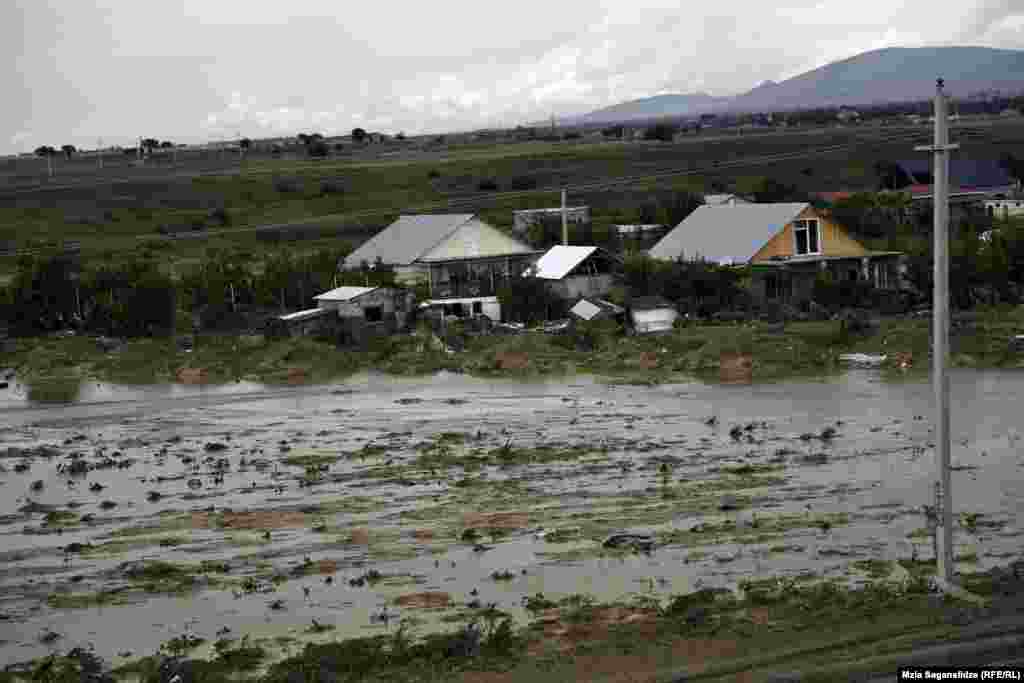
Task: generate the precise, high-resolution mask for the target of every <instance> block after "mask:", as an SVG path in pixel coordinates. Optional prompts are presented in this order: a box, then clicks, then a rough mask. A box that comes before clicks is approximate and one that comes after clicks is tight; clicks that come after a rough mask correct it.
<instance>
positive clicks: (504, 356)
mask: <svg viewBox="0 0 1024 683" xmlns="http://www.w3.org/2000/svg"><path fill="white" fill-rule="evenodd" d="M529 364H530V357H529V356H528V355H526V354H525V353H523V352H522V351H498V352H497V353H495V354H494V365H495V367H497V368H498V369H499V370H523V369H525V368H526V367H527V366H529Z"/></svg>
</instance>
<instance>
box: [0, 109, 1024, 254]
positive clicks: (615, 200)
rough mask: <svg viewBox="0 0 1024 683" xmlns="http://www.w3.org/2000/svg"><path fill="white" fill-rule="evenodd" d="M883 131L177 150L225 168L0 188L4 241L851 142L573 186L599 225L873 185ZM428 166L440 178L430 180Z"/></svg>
mask: <svg viewBox="0 0 1024 683" xmlns="http://www.w3.org/2000/svg"><path fill="white" fill-rule="evenodd" d="M1018 131H1019V125H1010V126H998V127H993V128H991V129H989V135H990V136H991V137H992V138H993V139H992V140H980V141H975V140H967V141H965V142H964V143H963V144H964V145H966V147H965V149H964V153H966V154H974V153H983V154H985V155H989V154H990V147H991V145H993V144H997V145H1000V148H1001V149H1003V150H1004V151H1007V152H1012V153H1014V154H1017V155H1018V156H1020V155H1021V154H1022V153H1024V145H1022V143H1021V141H1020V139H1019V135H1018ZM891 133H892V131H889V130H886V131H880V132H879V131H872V130H870V129H856V128H850V129H827V130H825V129H817V130H807V131H802V130H796V131H793V130H791V131H773V132H771V133H769V134H764V135H743V136H736V135H726V136H718V137H717V138H716V137H714V136H709V135H702V136H696V137H694V138H691V139H689V140H686V141H684V142H680V143H678V144H655V145H651V144H623V143H618V142H614V143H609V142H603V141H597V142H594V141H587V140H582V141H578V142H557V143H551V142H541V141H532V142H521V143H514V144H512V143H488V142H480V143H475V144H472V145H466V146H462V145H449V146H446V147H445V148H443V149H442V150H439V151H438V152H428V153H424V154H415V153H404V152H400V153H399V156H398V157H394V158H385V157H382V156H380V154H379V152H377V151H375V150H374V149H368V150H366V151H363V152H358V153H356V154H354V155H348V156H345V157H336V158H332V159H325V160H321V161H312V160H308V159H301V160H293V159H288V160H285V159H280V160H275V159H267V158H258V156H256V155H253V156H252V157H250V158H247V159H245V160H242V161H241V162H238V161H231V162H228V161H220V162H212V161H209V160H204V161H200V160H185V161H180V162H179V168H176V169H174V170H175V172H180V170H182V169H194V170H197V171H198V170H204V169H207V170H212V169H213V168H232V169H234V171H235V172H234V173H231V174H230V175H217V176H213V175H209V176H201V177H196V178H171V177H169V175H168V174H167V173H165V172H163V171H161V170H158V169H157V168H156V167H153V168H144V169H122V170H121V171H119V172H118V174H119V175H121V176H128V177H131V178H132V180H130V181H127V182H120V183H117V184H115V185H114V186H113V187H112V188H110V193H109V194H111V195H114V196H119V197H128V198H129V199H128V200H122V199H117V200H113V199H105V198H104V195H105V194H106V192H102V193H97V192H96V191H95V187H94V186H90V185H89V184H86V185H83V186H80V187H77V188H73V189H68V190H60V189H58V190H53V189H51V190H50V191H49V192H48V193H47V195H46V202H47V204H48V208H38V204H40V203H41V202H39V201H38V200H37V198H36V197H34V196H32V194H29V195H21V196H19V198H18V199H17V200H15V199H14V198H4V199H2V200H0V239H8V238H10V239H18V240H20V241H22V242H23V243H24V242H25V241H26V240H24V236H26V235H32V236H33V238H34V239H36V240H55V241H60V240H68V239H77V240H81V241H82V242H83V257H84V258H86V259H92V258H96V257H98V256H99V254H100V253H101V252H102V251H103V250H105V249H110V248H138V247H139V243H140V241H141V240H140V239H139V237H143V236H153V237H156V236H157V234H156V228H157V226H159V225H161V224H172V225H175V224H177V225H180V224H187V223H189V222H191V221H192V220H194V219H203V218H205V216H206V213H207V209H208V207H209V206H210V205H211V204H217V205H222V206H224V208H225V209H226V211H227V213H228V214H229V216H230V218H231V225H230V226H229V229H238V228H244V227H247V226H256V225H265V224H277V223H291V222H305V223H306V224H307V225H309V226H310V227H325V228H328V229H330V230H332V231H333V232H335V233H337V234H336V235H335V236H332V238H331V239H333V240H334V241H335V242H336V241H337V240H338V239H339V238H341V239H347V238H349V237H352V238H354V239H362V238H364V237H365V236H367V235H368V234H369V233H370V232H371V231H372V230H373V229H374V228H378V227H381V226H383V225H385V224H387V223H388V222H390V220H391V219H392V218H394V217H395V216H396V215H397V214H398V213H399V212H410V210H412V209H414V208H415V207H417V206H422V205H426V204H432V203H436V202H439V201H445V200H448V199H451V198H454V197H467V196H468V197H471V198H473V201H471V202H470V203H469V204H466V205H464V206H462V207H458V208H457V209H455V210H468V211H478V212H480V213H481V214H482V216H483V217H484V218H485V219H486V220H488V221H490V222H492V223H494V224H496V225H499V226H508V225H510V224H511V222H512V216H511V212H512V210H514V209H521V208H534V207H540V206H550V205H552V203H553V202H556V201H557V188H558V187H560V186H561V185H562V184H569V185H578V184H582V183H587V182H593V181H603V180H607V179H609V178H621V177H624V176H632V175H641V174H650V173H653V172H656V171H661V170H665V169H674V170H677V169H687V168H703V169H710V168H712V166H713V164H714V162H716V161H728V160H731V159H737V158H740V159H741V158H744V157H756V156H760V155H764V154H774V153H778V152H787V151H797V150H803V149H807V148H808V146H811V147H817V146H819V145H821V146H825V145H831V144H837V143H839V144H843V143H846V144H851V145H853V146H852V147H851V148H850V149H849V150H847V151H845V152H844V154H845V158H843V159H842V163H837V161H838V157H837V156H827V155H826V156H822V157H817V158H810V159H796V160H793V161H786V162H774V163H772V164H771V166H765V167H763V168H745V169H733V170H727V169H722V170H721V171H714V170H711V171H707V172H704V173H702V174H700V175H699V176H690V177H685V176H684V177H679V176H677V177H667V178H664V179H662V180H659V181H653V182H650V183H647V184H646V187H643V186H642V185H636V186H634V187H632V188H622V189H618V188H612V189H610V190H609V189H606V188H602V189H600V190H579V191H577V192H575V193H574V196H575V197H576V198H577V201H580V202H581V203H584V204H588V205H590V206H591V214H592V217H593V220H594V223H595V226H598V227H601V226H606V225H608V224H610V223H612V222H635V221H636V220H637V218H638V210H639V207H638V206H637V203H638V199H637V197H638V196H640V195H639V194H638V193H639V192H640V191H641V188H642V191H643V195H644V196H650V193H651V192H653V191H655V190H658V191H665V190H671V189H679V188H682V187H686V188H689V189H696V190H702V189H705V188H706V187H708V186H709V185H710V183H711V181H713V180H721V181H725V182H730V181H733V180H736V179H737V178H739V177H741V176H748V175H762V176H763V175H767V174H769V173H770V174H771V175H772V177H774V178H776V179H778V180H780V181H782V182H790V183H796V184H797V185H798V186H800V187H801V188H803V189H806V190H808V191H819V190H821V189H822V188H828V187H844V188H857V187H861V188H869V187H872V186H873V184H874V177H873V174H872V173H870V172H869V171H867V170H866V169H870V168H871V167H872V165H873V164H874V162H876V161H878V160H880V159H889V158H893V156H894V155H895V156H899V154H902V153H903V152H904V150H905V148H906V144H907V142H906V140H905V139H904V140H899V141H884V142H883V141H880V140H879V138H880V137H881V136H882V135H890V134H891ZM872 139H874V140H875V141H874V142H872ZM396 149H401V148H398V147H391V146H383V147H381V148H379V150H380V151H394V150H396ZM897 152H898V154H897ZM24 163H29V164H30V165H31V169H30V170H28V171H22V172H25V173H36V172H38V164H37V163H36V161H35V160H33V161H31V162H16V163H15V167H16V168H17V166H18V164H22V166H23V165H24ZM93 169H94V167H91V166H90V165H89V164H88V163H87V162H86V161H85V160H82V161H81V162H77V161H72V162H68V163H64V162H62V163H61V165H60V168H59V169H58V177H57V180H58V181H59V180H60V179H61V177H62V176H65V177H66V176H67V175H68V174H72V175H77V176H80V177H81V178H83V179H85V180H88V179H89V178H90V177H95V178H97V179H99V178H101V176H95V175H93V174H94V170H93ZM805 169H811V174H810V175H805V174H804V170H805ZM432 171H434V172H436V176H437V177H435V178H431V172H432ZM277 177H287V178H294V179H297V180H299V181H300V185H301V189H299V190H298V191H295V192H281V191H279V190H278V189H275V178H277ZM485 177H493V178H495V179H496V181H497V183H498V188H499V190H507V189H509V187H510V183H511V184H515V183H516V182H519V183H522V182H524V181H525V182H526V183H527V184H529V185H533V186H534V187H537V188H551V191H550V192H538V193H535V194H530V195H524V196H519V197H511V198H507V197H487V196H486V193H480V192H479V191H478V190H477V185H478V183H479V181H480V180H481V179H482V178H485ZM335 180H340V181H341V184H342V185H343V186H344V192H342V193H340V194H327V195H323V194H322V193H321V191H320V190H321V182H322V181H335ZM97 182H98V181H97ZM83 194H85V195H86V196H87V197H88V199H89V201H90V202H92V203H93V204H94V205H95V206H96V208H97V209H98V210H102V209H107V210H108V211H109V216H108V217H107V218H104V219H102V220H99V221H97V222H96V223H95V224H87V223H83V222H80V221H75V220H73V217H74V215H75V214H78V213H80V212H81V209H80V202H81V200H82V195H83ZM641 201H642V200H641ZM32 204H36V206H33V205H32ZM267 238H268V236H267V235H262V236H261V235H257V234H254V233H244V232H242V233H234V234H228V235H223V236H212V237H210V238H208V239H206V240H174V241H171V242H169V248H168V249H167V250H166V253H167V256H168V261H170V262H179V261H183V260H187V259H190V258H194V257H195V256H196V254H197V252H200V251H202V250H203V249H204V248H205V247H206V246H224V245H238V246H244V247H253V248H255V249H257V250H263V249H267V248H268V247H271V246H272V245H273V243H272V242H270V241H268V239H267ZM13 265H14V259H13V258H12V257H4V258H0V271H3V270H5V269H8V268H11V267H13Z"/></svg>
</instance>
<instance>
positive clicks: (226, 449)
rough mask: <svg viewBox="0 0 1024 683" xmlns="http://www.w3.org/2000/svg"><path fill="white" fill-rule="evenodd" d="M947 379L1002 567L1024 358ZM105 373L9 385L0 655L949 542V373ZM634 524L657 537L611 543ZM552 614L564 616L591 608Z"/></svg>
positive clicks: (719, 573)
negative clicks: (60, 396) (332, 376)
mask: <svg viewBox="0 0 1024 683" xmlns="http://www.w3.org/2000/svg"><path fill="white" fill-rule="evenodd" d="M952 386H953V435H954V450H953V459H954V462H955V463H956V464H957V465H958V467H957V470H956V471H955V472H954V473H953V482H954V484H953V485H954V488H953V497H954V501H955V505H956V506H957V511H958V513H962V514H963V518H962V519H963V522H962V524H961V525H960V526H959V527H958V528H957V530H956V542H957V547H956V554H957V556H958V557H959V558H961V564H960V567H961V569H963V570H965V571H966V570H970V571H980V570H984V569H987V568H989V567H992V566H994V565H996V564H999V563H1000V561H1001V560H1000V558H1005V557H1009V556H1013V555H1014V554H1015V553H1018V552H1019V549H1020V545H1021V537H1020V536H1021V533H1022V531H1021V529H1022V523H1024V480H1022V476H1021V475H1022V471H1021V468H1022V465H1024V460H1022V458H1021V455H1020V451H1019V445H1020V443H1019V435H1018V432H1017V429H1018V427H1017V426H1016V425H1017V423H1018V422H1019V407H1018V403H1017V401H1016V398H1017V396H1019V395H1020V393H1021V390H1022V389H1024V375H1021V374H1019V373H1011V372H1005V371H1004V372H974V371H956V372H954V373H952ZM97 389H98V390H99V393H97V394H96V395H94V396H92V397H90V396H85V397H84V398H81V397H80V400H79V402H77V403H72V404H70V405H65V406H46V407H40V406H38V405H33V404H31V403H30V402H28V401H27V400H26V399H24V398H19V399H11V398H10V397H8V398H6V399H4V400H6V401H7V403H5V404H0V409H2V410H3V411H4V425H5V428H4V430H3V431H2V432H0V465H3V467H4V471H2V472H0V490H2V492H3V493H4V494H5V495H3V496H0V560H2V562H3V570H2V572H0V663H4V664H7V663H13V662H19V661H26V660H29V659H32V658H35V657H38V656H41V655H45V654H47V653H48V652H51V651H54V650H56V649H60V650H62V651H63V650H68V649H70V648H72V647H75V646H82V647H88V646H90V645H91V646H94V648H95V652H96V653H97V654H98V655H100V656H101V657H103V658H104V659H106V660H109V661H112V662H114V663H117V662H122V661H126V659H128V658H130V657H138V656H141V655H148V654H152V653H153V652H155V651H156V650H157V648H158V647H159V646H160V645H161V644H163V643H165V642H167V641H169V640H170V639H171V638H175V637H181V636H183V635H185V634H191V635H194V636H196V637H201V638H203V639H205V641H207V643H213V642H215V641H216V640H217V637H218V636H217V634H218V632H219V631H222V630H223V629H229V630H230V631H231V632H232V633H233V634H235V635H237V636H239V637H240V636H242V635H249V636H251V637H252V638H253V639H254V640H256V641H261V642H262V641H265V642H271V641H273V639H275V638H289V639H290V641H289V642H292V643H294V644H296V647H301V644H302V643H304V642H309V641H314V640H317V639H318V638H319V639H322V638H324V637H326V636H324V632H327V631H329V634H328V635H329V637H330V638H332V639H333V638H346V637H352V636H363V635H372V634H377V633H388V632H390V631H394V629H395V628H396V627H397V625H398V624H401V623H407V624H411V625H412V627H414V628H415V632H417V633H427V632H430V631H436V630H440V629H444V628H446V625H447V624H450V623H452V621H453V620H457V619H462V618H465V617H467V616H472V615H473V614H474V613H476V612H477V611H479V610H486V609H488V608H489V607H490V608H494V609H498V610H501V611H502V612H503V613H507V614H509V615H511V616H512V617H513V618H514V619H516V620H517V622H519V623H526V622H527V621H528V619H529V617H530V614H531V612H530V611H529V610H528V609H527V605H526V604H524V602H527V598H529V597H530V596H536V595H538V594H543V595H544V596H547V597H548V598H551V599H554V600H559V599H562V598H564V597H566V596H570V595H577V594H582V595H588V596H592V597H593V598H594V599H596V600H599V601H601V602H606V601H615V600H622V599H632V598H638V597H639V598H645V599H646V598H649V599H655V600H660V599H667V598H668V597H669V596H671V595H673V594H680V593H688V592H692V591H694V590H696V589H698V588H702V587H706V588H734V589H735V588H738V587H739V586H740V582H741V581H742V580H749V579H757V578H759V577H769V576H792V577H803V578H810V579H817V578H836V579H839V580H842V581H846V582H848V583H850V584H853V585H857V584H860V583H861V582H863V581H865V580H867V579H869V578H872V579H873V578H879V577H881V576H882V575H883V574H885V575H888V574H889V573H891V572H892V571H893V569H894V568H895V567H897V566H903V565H898V564H897V563H898V562H900V561H903V562H904V563H907V562H910V561H911V560H913V562H918V563H921V562H925V561H926V560H928V559H929V558H930V556H931V543H930V541H929V539H928V538H927V532H926V531H923V530H924V528H925V518H924V516H923V515H922V514H921V506H922V505H924V504H926V503H930V502H931V501H930V490H931V478H932V474H933V472H934V461H933V451H932V445H931V430H930V426H929V424H928V421H927V420H925V419H919V418H920V417H921V416H924V415H929V414H930V407H929V403H930V387H929V386H928V385H927V384H923V383H919V382H905V383H899V384H892V383H885V382H883V381H881V379H880V377H879V375H878V374H877V373H875V372H873V371H870V370H854V371H851V372H850V373H848V374H846V375H843V376H842V377H840V378H835V379H829V380H827V381H820V382H801V383H796V382H789V383H781V384H772V385H757V384H755V385H752V386H706V385H698V384H688V385H662V386H657V387H638V386H609V385H606V384H601V383H597V382H593V381H590V380H589V379H587V378H585V377H584V378H575V379H574V380H573V381H572V382H565V381H559V382H549V383H522V382H514V381H504V380H502V381H496V380H490V381H488V380H480V379H472V378H468V377H465V376H462V375H449V374H442V375H438V376H434V377H430V378H421V379H412V380H395V379H394V378H385V377H381V376H378V375H374V374H369V375H361V376H357V377H355V378H353V379H351V380H349V381H348V382H346V383H345V384H344V385H330V386H302V387H282V388H278V389H268V388H266V387H260V386H248V387H241V388H224V387H213V386H210V387H200V386H194V387H184V388H179V389H176V390H175V391H179V392H180V393H178V394H175V395H170V394H168V393H167V392H166V391H164V390H162V389H159V388H138V387H136V388H126V389H124V390H122V389H120V388H118V387H111V386H103V387H98V388H97ZM404 399H418V401H409V400H404ZM399 400H402V402H401V403H399V402H397V401H399ZM710 418H714V419H713V420H712V419H710ZM736 427H739V430H738V431H737V430H735V429H734V428H736ZM826 433H827V434H828V437H827V438H823V437H822V435H823V434H826ZM804 435H811V436H812V438H806V439H805V438H801V437H802V436H804ZM209 444H219V445H218V446H216V447H214V448H209V447H208V445H209ZM80 463H84V465H83V464H80ZM36 481H41V482H42V488H41V489H38V490H34V489H33V488H32V484H33V483H34V482H36ZM190 482H192V483H191V484H190ZM195 482H198V484H196V483H195ZM94 484H99V485H101V486H102V487H103V488H102V489H101V490H92V489H93V488H94V487H93V485H94ZM154 493H156V494H158V495H152V494H154ZM726 496H730V498H728V499H726ZM104 501H110V502H113V503H115V504H116V506H115V507H112V508H109V509H104V507H103V505H102V504H103V503H104ZM723 508H724V509H723ZM614 534H635V535H638V536H644V537H650V538H651V539H653V543H652V544H651V545H650V546H649V547H648V546H646V545H645V547H644V548H635V547H626V548H618V547H615V548H608V547H605V544H604V541H606V540H607V539H608V538H609V537H611V536H612V535H614ZM154 562H159V563H162V564H153V563H154ZM913 562H910V563H909V564H908V565H907V566H911V567H916V566H917V565H915V564H913ZM140 563H142V564H140ZM146 563H149V564H146ZM146 568H149V569H146ZM154 568H155V569H154ZM886 570H889V572H887V571H886ZM496 576H498V577H500V579H495V578H494V577H496ZM442 596H445V597H444V598H442ZM382 614H383V615H385V616H386V618H382ZM623 614H625V613H623ZM623 614H618V613H616V614H614V615H613V614H611V613H610V612H609V613H607V614H605V613H598V614H596V615H591V617H592V620H591V621H590V622H588V623H590V624H591V626H587V627H586V628H595V629H598V630H600V629H601V628H603V627H602V626H601V624H602V623H604V622H605V621H608V620H609V619H612V617H614V618H615V619H618V618H619V617H622V618H623V619H625V618H626V617H629V618H630V619H631V620H632V621H631V622H630V623H634V622H635V624H636V625H637V626H638V627H640V628H642V624H643V619H644V617H643V615H644V614H645V612H644V611H643V610H642V609H638V610H635V611H631V612H629V614H627V615H626V616H623ZM637 615H639V616H637ZM757 618H761V617H760V616H759V617H757ZM619 620H620V621H621V619H619ZM310 624H318V625H319V626H317V627H311V626H310ZM550 628H552V629H559V630H558V635H557V639H558V641H559V642H568V641H569V640H573V639H574V638H576V632H579V631H580V628H582V629H583V630H586V628H583V627H580V628H577V630H576V631H573V630H572V628H569V627H568V626H566V625H565V624H562V625H560V626H550ZM50 633H53V634H57V637H56V638H43V639H41V636H42V635H44V634H50ZM317 642H319V641H318V640H317ZM203 647H205V646H203ZM203 647H200V648H199V649H198V650H197V652H201V651H202V650H203ZM274 649H275V650H278V651H280V652H281V653H284V652H285V651H286V650H287V648H280V647H279V648H274Z"/></svg>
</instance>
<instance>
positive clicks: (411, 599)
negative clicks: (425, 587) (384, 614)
mask: <svg viewBox="0 0 1024 683" xmlns="http://www.w3.org/2000/svg"><path fill="white" fill-rule="evenodd" d="M451 602H452V596H450V595H448V593H445V592H442V591H427V592H425V593H412V594H410V595H403V596H401V597H399V598H397V599H396V600H395V604H396V605H398V606H399V607H418V608H422V609H441V608H444V607H448V606H449V605H450V604H451Z"/></svg>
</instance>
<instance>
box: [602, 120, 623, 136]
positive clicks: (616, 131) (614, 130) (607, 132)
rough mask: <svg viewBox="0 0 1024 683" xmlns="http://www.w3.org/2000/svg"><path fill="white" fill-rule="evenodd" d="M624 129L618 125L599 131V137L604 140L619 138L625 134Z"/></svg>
mask: <svg viewBox="0 0 1024 683" xmlns="http://www.w3.org/2000/svg"><path fill="white" fill-rule="evenodd" d="M625 131H626V129H625V127H624V126H623V125H622V124H621V123H620V124H618V125H615V126H609V127H608V128H605V129H603V130H602V131H601V135H603V136H605V137H606V138H621V137H622V136H623V134H624V133H625Z"/></svg>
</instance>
